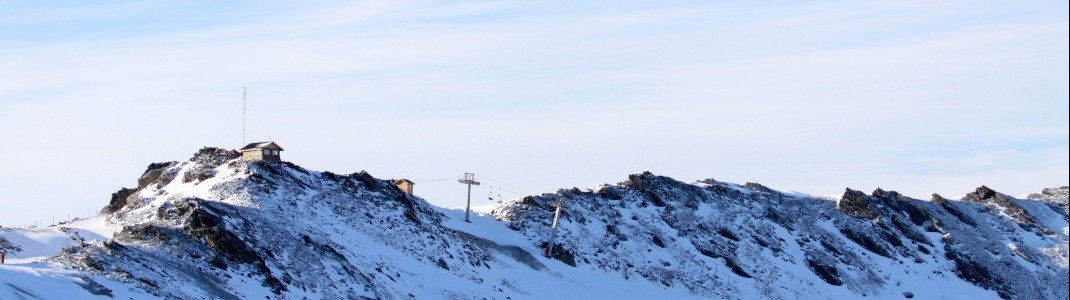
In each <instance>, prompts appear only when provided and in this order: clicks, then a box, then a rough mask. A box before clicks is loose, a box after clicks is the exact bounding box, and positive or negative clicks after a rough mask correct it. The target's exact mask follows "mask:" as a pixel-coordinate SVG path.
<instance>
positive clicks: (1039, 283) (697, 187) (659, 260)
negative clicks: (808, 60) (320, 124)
mask: <svg viewBox="0 0 1070 300" xmlns="http://www.w3.org/2000/svg"><path fill="white" fill-rule="evenodd" d="M237 158H238V153H236V152H234V151H231V150H223V149H217V148H205V149H202V150H201V151H199V152H198V153H196V154H195V155H194V157H193V158H192V159H190V160H189V161H186V162H166V163H156V164H151V165H150V166H149V168H148V169H147V170H146V171H145V173H144V174H142V176H141V178H139V179H138V184H137V186H136V187H135V188H124V189H122V190H120V191H118V192H116V193H115V194H113V195H112V199H111V202H110V203H109V204H108V205H107V206H106V207H105V208H104V210H103V213H104V215H103V216H102V217H99V218H92V219H87V220H81V221H78V222H74V223H71V224H67V225H64V226H61V227H55V228H52V227H50V228H44V229H33V230H3V231H0V234H3V237H5V238H8V239H9V240H11V241H12V242H14V243H16V244H19V245H22V246H23V247H24V248H26V249H28V250H27V251H26V252H24V253H22V254H21V255H22V256H21V257H19V258H17V259H19V261H17V262H16V263H14V264H11V265H5V266H0V298H3V299H8V298H16V299H17V298H42V299H58V298H88V297H91V296H94V295H96V296H101V297H109V296H114V297H122V298H129V297H133V298H153V297H159V298H168V299H245V298H269V299H272V298H284V299H294V298H297V299H300V298H332V299H334V298H377V299H396V298H462V299H466V298H467V299H543V298H549V297H554V298H564V299H581V298H582V299H590V298H621V299H640V298H644V299H646V298H672V299H688V298H710V297H714V298H766V299H796V298H803V299H828V298H858V297H863V296H867V297H873V296H875V297H878V298H902V297H904V296H905V295H908V294H909V295H913V296H917V297H919V298H964V297H966V298H977V299H984V298H999V297H1004V298H1034V299H1065V298H1066V296H1067V259H1066V255H1067V246H1066V241H1067V234H1066V232H1065V228H1066V224H1067V220H1066V215H1065V214H1060V213H1059V212H1058V210H1057V209H1051V206H1048V205H1046V204H1043V203H1041V202H1036V201H1030V200H1021V199H1015V198H1011V197H1007V196H1006V195H1002V194H999V193H996V192H995V191H991V190H988V189H987V188H984V190H982V189H978V191H975V192H974V193H971V194H968V195H967V197H966V198H964V200H946V199H942V198H934V200H932V201H924V200H917V199H909V198H906V197H902V196H901V195H898V194H897V193H895V192H888V191H883V190H878V191H874V192H873V193H872V194H870V195H866V194H862V193H861V192H858V191H853V190H848V191H847V192H846V193H845V194H844V195H843V196H842V197H838V198H836V199H835V200H834V201H833V200H829V199H827V198H815V197H812V196H808V195H805V194H800V193H783V192H779V191H775V190H772V189H768V188H766V187H764V186H761V185H758V184H745V185H737V184H729V183H721V182H716V181H713V180H705V181H702V182H698V183H692V184H687V183H682V182H679V181H676V180H673V179H671V178H667V177H661V176H655V175H653V174H649V173H645V174H636V175H632V176H631V177H630V178H629V179H628V180H627V181H625V182H622V183H620V184H617V185H603V186H600V187H598V188H597V190H588V191H581V190H578V189H572V190H561V191H559V192H557V193H555V194H544V195H541V196H531V197H524V198H518V199H513V200H509V201H504V202H502V203H500V204H497V205H494V206H489V207H479V208H477V209H476V210H475V211H474V213H473V214H472V222H471V223H468V222H464V211H463V210H458V209H446V208H439V207H434V206H431V205H429V204H428V203H427V202H426V201H424V200H423V199H420V198H417V197H413V196H410V195H406V194H404V193H402V192H401V191H400V190H398V189H397V188H396V187H394V186H393V185H392V184H390V183H389V182H387V181H383V180H379V179H376V178H374V177H372V176H371V175H369V174H367V173H364V172H358V173H352V174H347V175H338V174H334V173H330V172H316V171H310V170H307V169H304V168H301V167H299V166H297V165H294V164H291V163H264V162H256V163H250V162H243V161H240V160H238V159H237ZM557 199H563V200H564V201H566V203H568V205H569V207H568V209H567V210H566V213H565V214H564V216H563V217H562V219H561V228H560V232H559V237H560V239H559V241H560V242H561V243H560V245H561V246H562V247H560V248H558V249H557V250H558V251H557V252H556V255H555V256H554V258H552V259H551V258H546V257H543V256H542V255H540V254H541V252H542V248H541V247H543V244H544V242H545V238H546V237H547V235H548V228H549V221H550V216H551V213H552V210H551V207H550V206H549V203H550V202H552V201H554V200H557ZM3 283H6V284H3Z"/></svg>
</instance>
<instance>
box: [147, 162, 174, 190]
mask: <svg viewBox="0 0 1070 300" xmlns="http://www.w3.org/2000/svg"><path fill="white" fill-rule="evenodd" d="M176 164H178V162H173V161H171V162H162V163H152V164H149V167H148V168H147V169H146V170H145V173H142V174H141V177H140V178H138V179H137V189H138V190H141V189H144V188H145V187H148V186H149V185H150V184H153V183H156V182H159V181H160V177H161V176H162V175H163V174H164V171H166V169H167V168H169V167H171V166H174V165H176ZM165 185H166V184H165Z"/></svg>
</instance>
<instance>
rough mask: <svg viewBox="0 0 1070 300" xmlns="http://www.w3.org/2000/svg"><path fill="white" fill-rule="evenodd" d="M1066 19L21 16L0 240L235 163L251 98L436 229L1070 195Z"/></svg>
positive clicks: (961, 13) (462, 10) (742, 9)
mask: <svg viewBox="0 0 1070 300" xmlns="http://www.w3.org/2000/svg"><path fill="white" fill-rule="evenodd" d="M1067 6H1068V4H1067V2H1066V1H886V2H881V1H762V2H751V1H695V2H677V1H646V2H630V1H610V2H601V1H598V2H582V1H531V2H527V1H491V2H457V1H444V2H443V1H396V2H394V1H391V2H387V1H373V2H334V1H298V2H276V1H190V2H171V1H127V2H115V1H77V2H73V3H72V2H69V1H28V2H8V1H4V2H0V140H2V141H3V143H4V145H3V147H2V148H0V207H2V208H0V225H3V226H9V227H18V226H26V225H29V224H33V223H35V222H37V223H42V224H49V223H52V222H54V221H60V220H63V219H67V218H71V217H85V216H89V215H92V214H94V213H95V212H96V211H98V210H99V209H100V208H101V207H103V206H104V205H105V204H107V202H108V200H109V197H110V194H111V193H113V192H115V191H117V190H119V188H120V187H133V186H135V185H136V180H137V178H138V177H139V176H140V175H141V174H142V172H143V171H144V170H145V168H146V166H148V164H149V163H152V162H161V161H185V160H188V159H189V158H190V157H191V156H192V155H193V153H194V152H196V151H197V150H198V149H200V148H201V147H203V146H217V147H225V148H239V147H241V146H242V145H243V140H242V121H241V119H242V118H241V114H242V110H241V98H242V88H243V87H247V88H248V111H247V114H248V129H247V131H248V136H247V140H248V141H258V140H268V139H272V140H275V141H276V142H278V143H279V144H281V145H282V146H283V147H284V148H286V151H285V152H283V159H285V160H287V161H291V162H293V163H296V164H298V165H301V166H303V167H306V168H310V169H314V170H327V171H331V172H335V173H351V172H356V171H360V170H366V171H368V172H370V173H371V174H372V175H374V176H376V177H379V178H409V179H412V180H413V181H415V182H417V184H416V186H415V191H416V194H417V195H418V196H421V197H424V198H425V199H427V200H428V201H429V202H431V203H432V204H435V205H439V206H445V207H458V206H463V205H464V203H465V187H464V185H462V184H460V183H457V181H456V180H455V179H456V178H458V177H460V176H461V175H462V174H463V173H465V172H472V173H475V174H476V177H477V179H479V180H481V181H482V182H483V183H484V184H483V185H481V186H478V187H475V188H474V191H473V194H474V196H473V201H472V202H473V205H484V204H489V203H494V201H497V200H500V199H502V198H512V197H517V196H519V195H524V194H538V193H544V192H554V191H556V190H557V189H560V188H571V187H580V188H587V187H593V186H596V185H598V184H602V183H610V184H612V183H617V182H621V181H624V180H626V179H627V176H628V175H629V174H633V173H639V172H642V171H651V172H653V173H655V174H658V175H664V176H669V177H672V178H675V179H678V180H681V181H685V182H693V181H696V180H700V179H706V178H712V179H715V180H718V181H727V182H736V183H744V182H758V183H762V184H764V185H766V186H769V187H772V188H775V189H779V190H783V191H797V192H802V193H807V194H812V195H822V196H824V195H839V194H842V193H843V191H844V188H846V187H850V188H853V189H860V190H863V191H870V190H873V189H875V188H877V187H880V188H884V189H887V190H896V191H900V192H901V193H904V194H905V195H908V196H911V197H916V198H921V199H928V198H929V197H930V194H932V193H940V194H941V195H945V196H959V195H962V194H965V193H967V192H971V191H972V190H973V189H974V188H976V187H978V186H981V185H987V186H989V187H992V188H994V189H996V190H998V191H1001V192H1003V193H1006V194H1010V195H1023V194H1028V193H1033V192H1038V191H1040V190H1041V189H1042V188H1045V187H1054V186H1062V185H1067V184H1068V181H1070V174H1068V173H1070V171H1068V169H1070V167H1068V165H1070V162H1068V157H1070V142H1068V132H1070V130H1068V127H1070V117H1068V110H1070V109H1068V102H1070V100H1068V99H1070V93H1068V82H1070V78H1068V74H1070V60H1068V56H1070V55H1068V53H1070V47H1068V44H1070V43H1068V35H1070V34H1068V33H1070V30H1068V28H1070V25H1068V24H1070V23H1068V16H1067V11H1068V7H1067ZM443 179H444V180H443ZM499 195H500V196H499ZM491 198H494V199H491Z"/></svg>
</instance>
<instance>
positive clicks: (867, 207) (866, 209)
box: [836, 188, 877, 220]
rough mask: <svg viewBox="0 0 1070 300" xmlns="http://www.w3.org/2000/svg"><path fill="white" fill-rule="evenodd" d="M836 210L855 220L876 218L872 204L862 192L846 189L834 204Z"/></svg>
mask: <svg viewBox="0 0 1070 300" xmlns="http://www.w3.org/2000/svg"><path fill="white" fill-rule="evenodd" d="M836 209H838V210H840V211H843V212H844V213H847V214H848V215H851V216H853V217H856V218H864V219H870V220H872V219H874V218H876V217H877V215H876V211H875V209H874V207H873V203H872V202H871V201H870V200H869V199H868V198H867V196H866V194H865V193H862V191H857V190H852V189H850V188H848V189H847V190H846V191H844V192H843V197H840V201H838V202H837V203H836Z"/></svg>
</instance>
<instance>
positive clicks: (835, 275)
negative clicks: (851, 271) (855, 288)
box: [806, 259, 843, 286]
mask: <svg viewBox="0 0 1070 300" xmlns="http://www.w3.org/2000/svg"><path fill="white" fill-rule="evenodd" d="M806 266H808V267H810V271H812V272H814V274H815V275H817V277H819V278H821V280H824V281H825V282H826V283H828V284H831V285H835V286H841V285H843V280H840V274H839V271H838V270H836V267H833V266H826V265H823V264H821V263H818V262H816V261H814V260H810V259H807V260H806Z"/></svg>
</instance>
